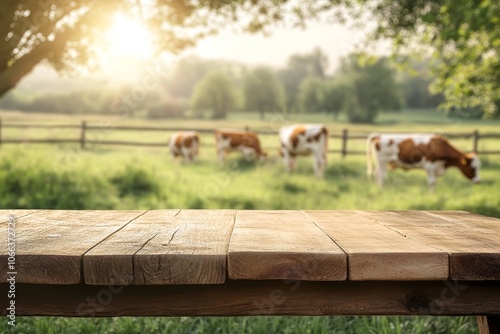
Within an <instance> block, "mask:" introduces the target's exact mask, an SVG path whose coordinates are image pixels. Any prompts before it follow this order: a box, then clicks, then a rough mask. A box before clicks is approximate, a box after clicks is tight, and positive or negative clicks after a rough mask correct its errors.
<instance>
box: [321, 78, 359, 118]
mask: <svg viewBox="0 0 500 334" xmlns="http://www.w3.org/2000/svg"><path fill="white" fill-rule="evenodd" d="M349 89H350V86H349V83H348V82H346V81H345V80H339V79H337V80H335V79H333V80H330V81H328V82H326V83H325V84H324V86H323V109H325V110H326V111H327V112H331V113H332V114H333V117H334V119H338V115H339V113H340V112H341V111H342V110H343V109H344V111H346V114H348V112H347V111H348V110H349V109H350V108H349V107H348V106H345V107H344V99H345V98H346V96H347V95H348V94H349ZM349 103H352V101H351V102H349ZM358 105H359V101H358Z"/></svg>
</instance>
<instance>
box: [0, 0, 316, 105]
mask: <svg viewBox="0 0 500 334" xmlns="http://www.w3.org/2000/svg"><path fill="white" fill-rule="evenodd" d="M143 2H144V6H142V3H143ZM287 2H288V1H287V0H278V1H275V0H262V1H258V2H256V1H254V0H241V1H233V0H211V1H193V0H168V1H167V0H157V1H148V2H147V3H146V1H141V0H106V1H98V0H73V1H64V0H9V1H1V3H0V40H1V41H2V43H1V45H0V96H2V95H3V94H4V93H5V92H7V91H9V90H10V89H12V88H13V87H15V86H16V84H17V83H18V82H19V81H20V80H21V79H22V78H23V77H24V76H25V75H27V74H28V73H29V72H31V70H32V69H33V68H34V67H35V66H36V65H37V64H39V63H40V62H43V61H48V62H49V63H50V64H52V66H53V67H54V68H56V69H67V68H72V67H73V66H75V65H77V64H89V61H90V60H91V59H93V58H94V57H95V55H96V54H97V53H98V52H99V50H100V48H99V47H100V46H101V45H103V43H105V37H104V36H103V33H102V32H103V31H106V29H107V28H108V27H109V25H110V22H112V17H113V15H114V14H115V13H116V12H123V13H129V14H131V15H134V16H141V17H142V19H143V20H144V21H145V23H146V24H147V25H148V27H149V28H150V30H151V31H152V33H153V34H154V36H155V38H156V40H155V43H154V44H155V45H156V46H158V48H159V50H163V51H165V50H166V51H170V52H178V51H180V50H182V49H185V48H186V47H189V46H191V45H194V43H195V42H196V41H197V40H199V39H200V38H203V37H204V36H206V35H208V34H212V33H215V32H216V31H217V30H219V29H221V28H222V27H223V26H225V25H227V24H228V23H231V24H232V25H233V26H234V27H236V28H239V29H241V30H245V31H251V32H256V31H262V30H265V29H266V28H267V27H268V26H269V25H270V24H271V23H272V22H277V21H285V19H286V20H287V21H290V19H292V20H293V21H294V22H292V23H301V22H303V21H304V19H305V17H306V16H311V15H312V13H313V11H312V9H313V8H312V6H311V5H310V4H307V3H306V4H301V3H299V4H297V5H296V6H295V7H296V9H295V10H293V11H292V13H293V14H292V15H291V16H290V15H286V18H285V15H284V12H285V11H288V10H289V9H290V8H289V7H290V5H289V4H287ZM143 7H144V8H143ZM130 43H134V41H133V40H131V41H130Z"/></svg>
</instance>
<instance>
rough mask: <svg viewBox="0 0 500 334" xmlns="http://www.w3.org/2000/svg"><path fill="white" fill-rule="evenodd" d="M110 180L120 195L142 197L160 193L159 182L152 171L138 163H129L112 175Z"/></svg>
mask: <svg viewBox="0 0 500 334" xmlns="http://www.w3.org/2000/svg"><path fill="white" fill-rule="evenodd" d="M110 182H111V184H112V185H114V186H115V187H116V188H117V190H118V196H120V197H126V196H135V197H141V196H146V195H149V194H158V193H159V184H158V182H157V180H156V179H155V178H154V177H153V175H151V172H147V171H145V170H144V169H142V168H140V167H138V166H137V165H136V164H127V165H126V166H125V167H124V168H123V169H122V170H120V171H119V172H117V173H116V174H115V175H113V176H112V177H111V179H110Z"/></svg>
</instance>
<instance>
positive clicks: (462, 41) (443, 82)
mask: <svg viewBox="0 0 500 334" xmlns="http://www.w3.org/2000/svg"><path fill="white" fill-rule="evenodd" d="M362 4H363V5H366V4H368V1H367V0H364V1H362ZM360 10H361V9H360ZM369 11H370V12H371V13H372V14H373V16H374V18H375V20H376V21H377V22H378V23H377V29H376V30H375V37H376V38H389V39H392V40H393V42H394V44H395V47H396V50H397V51H404V52H407V51H408V50H410V51H413V52H415V51H416V52H421V53H423V54H428V53H429V50H431V51H433V52H434V54H433V56H434V59H436V63H435V64H434V65H435V66H434V74H435V75H436V77H437V79H436V80H435V82H434V92H440V93H443V94H444V96H445V98H446V100H445V102H444V103H443V105H442V106H443V107H444V108H445V109H447V110H450V109H452V108H459V109H462V110H467V109H473V108H480V109H482V110H483V112H484V115H485V116H492V115H494V114H495V113H497V112H498V111H499V104H498V101H500V54H499V52H498V50H500V33H499V29H498V25H499V24H500V17H499V15H498V13H499V12H500V3H499V2H498V1H491V0H474V1H469V0H459V1H456V0H441V1H433V0H422V1H413V0H398V1H388V0H387V1H386V0H380V1H376V2H374V4H373V7H372V8H371V9H370V10H369ZM422 46H425V47H423V48H422ZM427 46H428V47H427ZM419 47H421V48H420V49H419Z"/></svg>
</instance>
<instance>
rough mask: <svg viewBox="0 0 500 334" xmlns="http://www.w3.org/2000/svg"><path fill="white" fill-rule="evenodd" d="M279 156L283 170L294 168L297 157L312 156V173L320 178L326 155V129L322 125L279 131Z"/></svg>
mask: <svg viewBox="0 0 500 334" xmlns="http://www.w3.org/2000/svg"><path fill="white" fill-rule="evenodd" d="M279 136H280V141H281V149H280V154H281V156H282V157H283V159H284V163H285V168H286V169H287V171H288V172H291V171H292V170H293V169H294V168H295V163H296V157H297V155H310V154H313V155H314V171H315V172H316V175H317V176H318V177H322V176H323V173H324V171H325V168H326V155H327V153H328V129H327V128H326V127H325V126H324V125H322V124H306V125H300V124H297V125H291V126H286V127H283V128H281V130H280V134H279Z"/></svg>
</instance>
